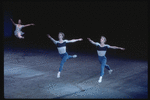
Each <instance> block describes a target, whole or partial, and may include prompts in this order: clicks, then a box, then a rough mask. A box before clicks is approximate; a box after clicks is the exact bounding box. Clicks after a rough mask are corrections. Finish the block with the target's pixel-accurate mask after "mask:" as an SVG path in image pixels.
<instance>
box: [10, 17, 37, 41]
mask: <svg viewBox="0 0 150 100" xmlns="http://www.w3.org/2000/svg"><path fill="white" fill-rule="evenodd" d="M10 20H11V21H12V23H13V24H14V25H15V26H16V30H15V31H14V33H15V36H16V37H17V38H19V39H24V37H23V36H22V35H23V34H24V32H22V31H21V29H22V28H23V27H27V26H30V25H34V24H33V23H32V24H27V25H21V20H20V19H19V20H18V24H16V23H14V21H13V20H12V19H10Z"/></svg>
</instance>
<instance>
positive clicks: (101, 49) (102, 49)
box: [87, 36, 125, 83]
mask: <svg viewBox="0 0 150 100" xmlns="http://www.w3.org/2000/svg"><path fill="white" fill-rule="evenodd" d="M87 39H88V40H89V41H90V42H91V43H92V44H94V45H96V48H97V54H98V59H99V62H100V64H101V73H100V77H99V80H98V82H99V83H101V82H102V77H103V75H104V68H106V69H108V72H109V74H111V72H112V71H113V70H111V69H110V67H109V65H107V64H106V62H107V58H106V57H105V54H106V51H107V48H112V49H121V50H125V48H121V47H117V46H110V45H108V44H105V42H106V38H105V37H104V36H101V38H100V43H98V42H94V41H93V40H91V39H90V38H87Z"/></svg>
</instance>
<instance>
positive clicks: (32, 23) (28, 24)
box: [24, 23, 34, 27]
mask: <svg viewBox="0 0 150 100" xmlns="http://www.w3.org/2000/svg"><path fill="white" fill-rule="evenodd" d="M31 25H34V24H33V23H31V24H27V25H24V27H27V26H31Z"/></svg>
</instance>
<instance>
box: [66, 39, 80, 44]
mask: <svg viewBox="0 0 150 100" xmlns="http://www.w3.org/2000/svg"><path fill="white" fill-rule="evenodd" d="M82 40H83V39H82V38H79V39H72V40H67V42H68V43H74V42H77V41H82Z"/></svg>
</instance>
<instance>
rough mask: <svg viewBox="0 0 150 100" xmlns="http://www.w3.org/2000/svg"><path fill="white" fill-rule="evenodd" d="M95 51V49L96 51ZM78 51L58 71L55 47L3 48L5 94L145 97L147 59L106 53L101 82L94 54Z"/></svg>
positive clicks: (57, 56) (6, 95)
mask: <svg viewBox="0 0 150 100" xmlns="http://www.w3.org/2000/svg"><path fill="white" fill-rule="evenodd" d="M95 52H96V51H95ZM68 54H70V55H73V54H77V55H78V57H77V58H75V59H69V60H68V61H67V62H66V63H65V64H64V67H63V70H62V73H61V76H60V78H59V79H58V78H57V77H56V76H57V72H58V69H59V65H60V62H61V58H60V56H59V54H58V52H57V49H53V50H51V49H33V48H32V49H23V48H12V47H5V48H4V98H40V99H44V98H148V61H145V60H135V59H125V58H117V57H113V56H109V55H106V57H107V64H108V65H109V66H110V68H111V69H112V70H113V72H112V74H109V73H108V71H107V69H105V73H104V77H103V80H102V83H98V79H99V76H100V63H99V61H98V57H97V54H96V53H94V54H88V53H87V52H85V53H80V52H69V51H68Z"/></svg>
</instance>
